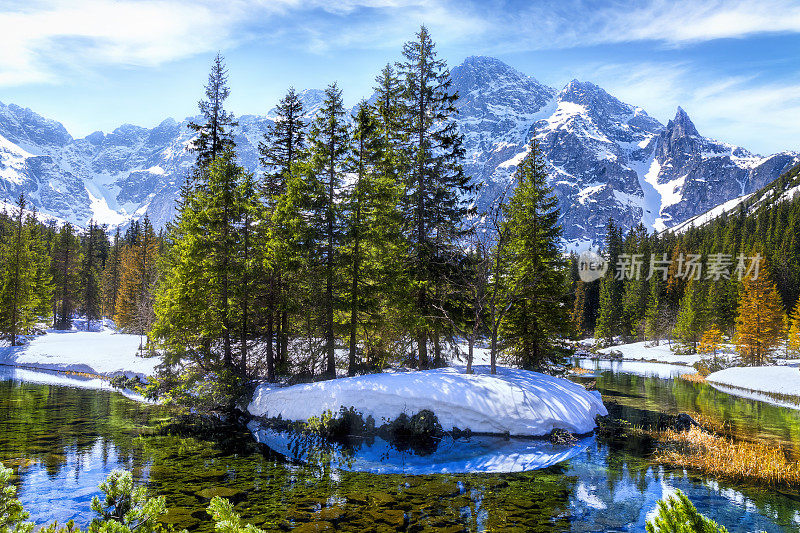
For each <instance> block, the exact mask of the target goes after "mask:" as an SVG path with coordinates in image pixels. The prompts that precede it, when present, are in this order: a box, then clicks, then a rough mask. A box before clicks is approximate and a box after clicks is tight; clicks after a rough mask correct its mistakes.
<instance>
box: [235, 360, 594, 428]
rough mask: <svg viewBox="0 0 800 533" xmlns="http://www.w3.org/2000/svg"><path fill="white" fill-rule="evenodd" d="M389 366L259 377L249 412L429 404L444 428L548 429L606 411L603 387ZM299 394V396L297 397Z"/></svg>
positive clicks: (485, 371)
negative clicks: (274, 381)
mask: <svg viewBox="0 0 800 533" xmlns="http://www.w3.org/2000/svg"><path fill="white" fill-rule="evenodd" d="M474 370H475V373H474V374H464V373H463V367H461V368H459V367H451V368H441V369H436V370H426V371H420V372H390V373H385V374H372V375H367V376H358V377H352V378H342V379H336V380H331V381H323V382H317V383H308V384H302V385H294V386H291V387H280V388H275V387H274V386H272V385H269V384H262V385H260V386H259V387H258V388H257V389H256V392H255V394H254V396H253V400H252V402H251V403H250V405H249V407H248V411H249V412H250V413H251V414H252V415H254V416H264V417H278V416H280V417H282V418H283V419H284V420H308V419H309V418H310V417H312V416H318V415H320V414H322V413H323V412H325V411H326V410H330V411H333V412H336V411H338V410H339V408H340V407H341V406H345V407H351V406H352V407H355V408H356V409H357V410H358V411H361V412H362V413H363V415H364V416H365V417H366V416H369V415H371V416H372V417H373V418H374V419H375V421H376V423H377V424H381V423H382V421H383V420H384V419H386V420H391V419H394V418H397V416H398V415H400V414H401V413H406V414H408V415H412V414H414V413H417V412H419V411H421V410H423V409H430V410H431V411H433V412H434V413H435V414H436V416H437V417H438V418H439V422H440V423H441V425H442V427H443V428H444V429H445V430H450V429H452V428H453V427H458V428H461V429H466V428H469V429H471V430H472V431H473V432H486V433H505V432H508V433H509V434H511V435H546V434H548V433H550V432H551V431H552V430H553V429H554V428H563V429H566V430H567V431H570V432H573V433H579V434H581V433H588V432H589V431H592V430H593V429H594V427H595V423H594V418H595V416H596V415H598V414H599V415H605V414H607V411H606V408H605V406H604V405H603V402H602V400H601V397H600V394H599V393H597V392H590V391H587V390H586V389H584V387H583V386H581V385H579V384H577V383H573V382H571V381H568V380H566V379H562V378H557V377H553V376H548V375H545V374H540V373H538V372H530V371H526V370H517V369H512V368H506V367H498V369H497V374H496V375H491V374H490V373H489V368H488V367H486V366H477V367H475V369H474ZM300 400H302V401H300Z"/></svg>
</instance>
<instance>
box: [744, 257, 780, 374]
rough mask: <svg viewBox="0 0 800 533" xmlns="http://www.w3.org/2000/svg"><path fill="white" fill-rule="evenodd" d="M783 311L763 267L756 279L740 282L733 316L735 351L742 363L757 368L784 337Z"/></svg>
mask: <svg viewBox="0 0 800 533" xmlns="http://www.w3.org/2000/svg"><path fill="white" fill-rule="evenodd" d="M785 321H786V317H785V312H784V310H783V304H782V303H781V299H780V296H779V294H778V290H777V288H776V287H775V284H774V283H773V282H772V279H771V277H770V275H769V270H768V266H767V265H766V264H764V265H763V266H762V268H761V271H760V272H759V274H758V276H757V277H756V279H753V277H752V276H746V277H745V278H744V279H743V281H742V294H741V297H740V300H739V314H738V316H737V317H736V348H737V349H738V350H739V353H740V354H741V356H742V359H743V360H744V362H745V363H747V364H750V365H753V366H757V365H760V364H763V362H764V359H765V358H766V357H767V355H769V353H770V352H771V351H772V350H773V349H774V348H775V347H776V346H777V345H778V343H779V342H780V341H781V340H782V339H783V338H784V332H785Z"/></svg>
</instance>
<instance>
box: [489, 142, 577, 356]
mask: <svg viewBox="0 0 800 533" xmlns="http://www.w3.org/2000/svg"><path fill="white" fill-rule="evenodd" d="M547 177H548V174H547V166H546V162H545V159H544V155H543V154H542V151H541V148H540V147H539V142H538V140H537V139H535V138H534V139H532V140H531V143H530V151H529V152H528V154H527V155H526V156H525V158H524V159H523V160H522V162H521V163H520V165H519V167H517V171H516V173H515V178H516V182H517V184H516V189H515V191H514V195H513V196H512V197H511V200H510V201H509V204H508V215H507V218H506V222H505V223H506V224H507V226H508V229H509V236H510V239H509V249H510V261H511V264H510V270H511V276H512V277H514V278H516V280H515V285H516V286H517V287H519V289H518V291H517V293H516V295H515V298H514V302H513V304H512V306H511V308H510V309H509V311H508V318H507V319H506V321H505V324H504V327H503V330H502V331H503V340H504V344H505V345H506V346H507V347H508V348H509V349H510V351H511V354H512V356H514V358H515V359H516V360H517V361H518V363H519V364H520V365H521V366H522V367H523V368H528V369H531V368H538V367H541V366H542V365H544V364H545V363H546V362H547V361H548V360H552V359H553V358H554V356H555V352H554V350H553V346H552V342H553V340H554V339H555V338H557V337H559V336H562V335H564V334H565V333H567V330H566V327H567V326H568V324H569V321H568V316H567V307H566V306H565V305H564V299H563V298H564V295H565V294H566V293H567V290H566V289H567V279H566V267H567V265H566V262H565V261H564V259H563V255H562V251H561V250H560V248H559V243H560V237H561V227H560V226H559V225H558V199H557V198H556V196H555V194H554V193H553V190H552V188H550V187H549V186H548V184H547Z"/></svg>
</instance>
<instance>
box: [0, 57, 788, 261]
mask: <svg viewBox="0 0 800 533" xmlns="http://www.w3.org/2000/svg"><path fill="white" fill-rule="evenodd" d="M451 78H452V80H453V88H454V89H455V90H457V91H458V92H459V95H460V99H459V101H458V107H459V115H458V117H457V121H458V124H459V127H460V130H461V131H462V133H463V134H464V136H465V149H466V156H465V161H464V166H465V170H466V171H467V172H468V173H470V174H471V175H472V176H474V178H475V179H476V180H477V181H479V182H481V183H483V184H484V186H483V187H482V189H481V192H480V193H479V197H478V207H479V208H482V207H486V206H487V205H488V204H489V203H490V202H492V201H493V200H494V199H495V198H496V197H497V195H498V194H500V192H502V191H503V190H505V189H506V188H507V186H508V184H509V183H510V182H511V177H512V175H513V171H514V169H515V168H516V164H518V163H519V161H520V160H521V159H522V157H524V155H525V153H526V150H527V143H528V141H529V139H530V138H531V136H532V135H533V133H534V132H535V133H536V135H537V136H538V137H539V139H540V142H541V146H542V148H543V150H544V153H545V155H546V158H547V160H548V162H549V168H550V172H551V177H552V185H553V187H554V189H555V191H556V194H557V195H558V198H559V204H560V208H561V222H562V225H563V227H564V239H565V241H567V243H568V244H569V245H570V246H571V247H572V248H582V247H586V246H590V245H598V244H599V243H600V242H602V239H603V238H604V236H605V227H606V224H607V222H608V219H609V217H613V218H614V219H615V220H616V221H617V222H618V223H619V224H621V225H622V226H624V227H631V226H633V225H636V224H638V223H639V222H644V223H645V224H646V225H647V226H648V227H651V228H655V229H663V228H666V227H670V226H673V225H675V224H678V223H680V222H682V221H684V220H686V219H688V218H690V217H692V216H695V215H697V214H699V213H703V212H705V211H706V210H708V209H710V208H712V207H714V206H716V205H718V204H720V203H723V202H725V201H727V200H730V199H732V198H735V197H737V196H740V195H742V194H747V193H748V192H752V191H754V190H757V189H759V188H761V187H762V186H763V185H764V184H766V183H769V182H770V181H772V180H773V179H775V178H777V177H778V176H779V175H780V174H781V173H782V172H783V171H785V170H786V169H787V168H789V167H791V166H792V165H793V164H794V163H796V162H797V161H798V154H796V153H780V154H775V155H773V156H769V157H761V156H757V155H754V154H750V153H749V152H747V151H746V150H744V149H743V148H739V147H735V146H732V145H728V144H724V143H719V142H716V141H713V140H710V139H707V138H704V137H702V136H701V135H700V134H699V133H698V132H697V129H696V128H695V126H694V125H693V124H692V122H691V120H690V119H689V117H688V115H687V114H686V113H685V112H684V111H683V110H682V109H680V108H679V109H678V112H677V114H676V116H675V119H674V120H671V121H669V122H668V123H667V125H666V126H665V125H663V124H661V123H660V122H658V121H657V120H656V119H654V118H652V117H650V116H649V115H647V113H646V112H645V111H644V110H643V109H641V108H639V107H635V106H632V105H629V104H626V103H623V102H621V101H619V100H618V99H616V98H614V97H613V96H611V95H610V94H608V93H607V92H606V91H604V90H603V89H601V88H600V87H598V86H596V85H594V84H591V83H587V82H579V81H577V80H573V81H572V82H570V83H569V84H567V86H566V87H564V88H563V89H562V90H561V91H557V90H556V89H553V88H551V87H548V86H546V85H544V84H541V83H540V82H538V81H537V80H536V79H534V78H532V77H530V76H527V75H525V74H522V73H521V72H519V71H517V70H515V69H513V68H512V67H510V66H508V65H506V64H505V63H503V62H501V61H499V60H497V59H493V58H487V57H470V58H467V59H466V60H465V61H464V62H463V63H461V64H460V65H458V66H456V67H454V68H453V69H452V72H451ZM302 98H303V100H304V103H305V104H306V109H307V114H308V115H309V116H311V115H313V113H314V112H315V111H316V110H317V109H318V108H319V106H320V105H321V102H322V95H321V91H318V90H309V91H304V92H303V93H302ZM273 117H274V115H273V114H272V112H269V113H267V115H266V116H256V115H244V116H241V117H238V121H239V127H238V128H237V130H236V132H235V133H236V142H237V148H238V155H239V159H240V162H241V163H242V164H243V165H244V166H245V167H246V168H248V169H250V170H253V171H259V168H258V157H257V150H256V147H257V145H258V141H259V140H260V138H261V136H262V135H263V133H264V132H265V131H266V129H267V126H268V124H269V123H270V121H271V120H272V119H273ZM190 120H191V118H187V119H185V120H183V121H182V122H177V121H175V120H172V119H167V120H165V121H163V122H162V123H161V124H159V125H158V126H156V127H155V128H151V129H148V128H142V127H139V126H131V125H124V126H121V127H119V128H117V129H116V130H114V131H113V132H111V133H107V134H104V133H102V132H95V133H92V134H91V135H88V136H87V137H85V138H82V139H73V138H72V137H71V136H70V135H69V133H68V132H67V131H66V129H64V127H63V126H62V125H61V124H59V123H58V122H55V121H53V120H48V119H45V118H43V117H41V116H39V115H37V114H36V113H34V112H32V111H30V110H27V109H22V108H20V107H18V106H15V105H13V104H10V105H3V104H0V199H5V200H6V201H13V200H14V199H15V198H16V197H18V196H19V194H20V193H24V194H25V195H26V196H27V197H28V198H29V199H30V202H31V203H32V204H33V205H35V206H36V208H37V209H38V210H39V211H41V212H44V213H47V214H49V215H52V216H54V217H57V218H60V219H65V220H69V221H71V222H74V223H76V224H79V225H83V224H85V223H86V222H87V221H88V220H89V219H90V218H95V219H96V220H99V221H100V222H105V223H108V224H110V225H119V224H125V223H126V222H127V221H129V220H130V219H131V218H136V217H140V216H142V215H143V214H144V213H145V212H148V213H149V216H150V218H151V219H152V220H153V221H154V222H155V224H156V225H163V224H165V223H166V222H167V221H168V220H169V219H170V218H171V217H172V216H173V215H174V205H175V198H176V197H177V193H178V190H179V187H180V185H181V183H182V181H183V179H184V177H185V175H186V173H187V172H188V169H189V167H190V166H191V164H192V162H193V160H194V156H193V155H192V154H191V153H189V152H188V151H187V150H186V146H187V145H188V143H189V142H190V141H191V132H190V130H188V128H187V127H186V124H188V122H189V121H190Z"/></svg>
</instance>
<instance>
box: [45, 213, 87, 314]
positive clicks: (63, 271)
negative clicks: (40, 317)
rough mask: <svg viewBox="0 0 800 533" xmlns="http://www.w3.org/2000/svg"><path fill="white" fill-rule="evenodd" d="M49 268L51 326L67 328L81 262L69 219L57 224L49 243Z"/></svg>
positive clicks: (76, 299)
mask: <svg viewBox="0 0 800 533" xmlns="http://www.w3.org/2000/svg"><path fill="white" fill-rule="evenodd" d="M52 253H53V259H52V261H51V262H50V268H51V270H52V273H53V285H54V288H55V293H54V299H53V306H54V312H53V315H54V317H55V327H56V328H58V329H70V328H71V327H72V314H73V313H74V312H75V310H76V309H77V307H78V305H79V303H80V300H81V293H80V266H81V262H82V257H81V247H80V240H79V239H78V236H77V235H76V234H75V229H74V228H73V226H72V225H71V224H70V223H66V224H64V225H63V226H61V229H60V230H59V232H58V236H57V237H56V241H55V243H54V244H53V251H52Z"/></svg>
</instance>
